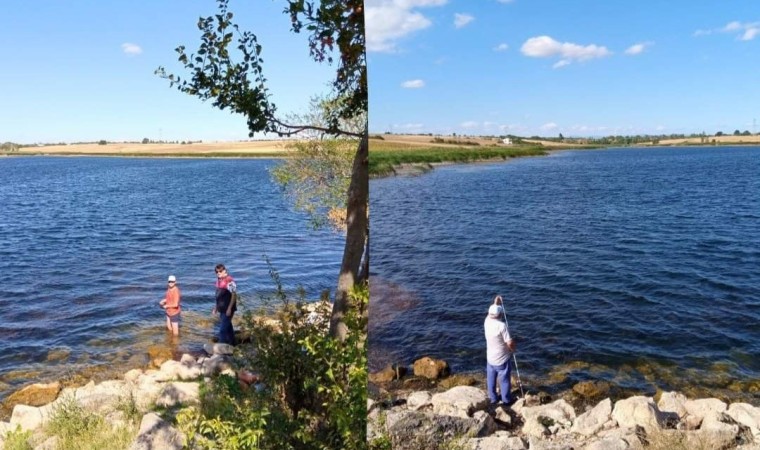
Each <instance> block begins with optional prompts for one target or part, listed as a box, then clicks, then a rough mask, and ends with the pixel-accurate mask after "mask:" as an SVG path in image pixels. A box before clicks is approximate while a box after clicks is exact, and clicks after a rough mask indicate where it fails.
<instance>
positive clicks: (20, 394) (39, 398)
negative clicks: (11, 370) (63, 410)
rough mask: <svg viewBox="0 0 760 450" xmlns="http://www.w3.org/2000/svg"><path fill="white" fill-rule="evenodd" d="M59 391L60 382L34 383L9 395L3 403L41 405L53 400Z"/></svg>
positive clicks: (10, 404)
mask: <svg viewBox="0 0 760 450" xmlns="http://www.w3.org/2000/svg"><path fill="white" fill-rule="evenodd" d="M59 392H61V383H58V382H55V383H47V384H43V383H35V384H31V385H29V386H26V387H24V388H22V389H20V390H18V391H16V392H14V393H13V394H11V395H9V396H8V398H7V399H6V400H5V403H6V404H7V405H9V406H15V405H27V406H42V405H46V404H48V403H50V402H52V401H53V400H55V399H56V397H58V393H59Z"/></svg>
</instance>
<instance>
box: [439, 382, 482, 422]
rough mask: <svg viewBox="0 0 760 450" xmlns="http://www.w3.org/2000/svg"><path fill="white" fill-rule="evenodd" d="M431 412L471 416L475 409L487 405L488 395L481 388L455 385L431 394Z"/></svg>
mask: <svg viewBox="0 0 760 450" xmlns="http://www.w3.org/2000/svg"><path fill="white" fill-rule="evenodd" d="M431 403H432V404H433V412H434V413H436V414H441V415H447V416H456V417H463V418H467V417H471V416H472V415H473V414H474V413H475V412H476V411H481V410H484V409H486V408H487V407H488V397H487V396H486V393H485V392H483V390H482V389H478V388H476V387H472V386H457V387H453V388H451V389H449V390H448V391H446V392H442V393H439V394H435V395H433V397H432V399H431Z"/></svg>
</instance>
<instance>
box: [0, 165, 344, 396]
mask: <svg viewBox="0 0 760 450" xmlns="http://www.w3.org/2000/svg"><path fill="white" fill-rule="evenodd" d="M275 164H276V161H274V160H250V159H242V160H230V159H225V160H220V159H167V158H163V159H136V158H68V157H67V158H54V157H27V158H24V157H18V158H17V157H13V158H0V273H1V274H2V277H3V282H2V284H0V400H1V399H2V398H3V397H4V396H6V395H7V394H8V393H9V392H10V391H11V390H12V389H14V388H16V387H18V386H20V385H22V384H25V383H27V382H29V381H31V380H34V381H38V380H46V379H55V378H59V377H61V376H63V375H66V376H68V375H71V374H72V373H74V372H76V371H79V370H83V369H84V368H90V369H91V368H93V367H100V368H104V369H105V368H113V367H128V366H130V365H135V364H142V363H144V362H145V361H146V358H147V351H148V350H149V349H150V347H151V346H153V348H154V349H155V347H159V349H158V350H159V351H160V350H162V349H163V350H168V351H171V352H172V353H174V354H178V353H181V352H183V351H197V350H198V349H200V348H201V346H202V344H203V343H206V342H210V339H211V337H212V335H213V333H214V326H215V324H214V322H213V320H211V315H210V313H211V309H212V307H213V299H214V281H215V279H216V276H215V274H214V266H215V265H216V264H217V263H220V262H221V263H224V264H225V265H226V266H227V267H228V269H229V272H230V274H231V275H232V276H233V277H235V278H236V280H237V281H238V286H239V288H240V293H241V296H242V299H243V301H244V302H245V303H246V305H247V306H249V307H254V306H256V305H257V304H259V302H260V297H261V296H262V295H263V296H265V295H268V294H270V293H271V292H272V291H273V290H274V283H273V282H272V280H271V278H270V276H269V270H268V266H267V264H266V262H265V258H264V255H266V256H267V257H268V258H269V259H270V260H271V263H272V265H273V266H274V268H275V269H276V270H278V271H279V273H280V276H281V279H282V283H283V285H284V287H285V289H286V290H290V291H293V290H295V289H296V287H297V286H303V287H304V288H305V289H306V292H307V294H308V296H309V298H312V299H315V298H318V296H319V294H320V292H321V291H322V290H325V289H334V287H335V284H336V283H337V274H338V271H339V268H340V261H341V257H342V251H343V242H344V240H343V237H342V236H340V235H337V234H335V233H332V232H330V231H329V230H319V231H315V230H313V229H312V227H311V225H310V222H309V221H308V218H307V217H306V216H305V215H303V214H300V213H296V212H294V211H293V209H292V208H291V206H290V205H289V203H288V202H287V200H286V199H285V198H284V197H283V195H282V194H281V192H280V190H279V188H278V187H276V186H275V185H274V184H273V183H272V182H271V181H270V178H269V172H268V169H269V168H271V167H273V166H274V165H275ZM169 274H174V275H176V276H177V278H178V280H179V287H180V289H181V291H182V307H183V323H182V324H181V327H180V329H181V336H180V338H179V339H178V340H173V339H171V337H170V336H168V335H167V334H166V332H165V327H164V314H163V310H161V309H160V308H159V307H158V301H159V300H160V299H161V298H163V295H164V292H165V289H166V278H167V276H168V275H169Z"/></svg>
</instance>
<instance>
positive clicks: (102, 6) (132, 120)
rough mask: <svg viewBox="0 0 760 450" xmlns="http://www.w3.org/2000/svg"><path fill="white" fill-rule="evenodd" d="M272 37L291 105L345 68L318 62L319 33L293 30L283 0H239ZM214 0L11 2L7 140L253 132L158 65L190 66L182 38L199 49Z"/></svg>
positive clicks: (268, 70)
mask: <svg viewBox="0 0 760 450" xmlns="http://www.w3.org/2000/svg"><path fill="white" fill-rule="evenodd" d="M230 10H231V11H233V12H234V13H235V17H236V20H237V21H238V23H239V24H240V25H241V27H243V28H245V29H248V30H251V31H254V32H255V33H256V34H257V35H258V37H259V42H260V43H261V45H262V46H263V48H264V49H263V58H264V74H265V76H266V77H267V78H268V80H269V84H270V92H271V93H272V96H273V100H274V102H275V103H276V104H277V106H278V109H279V110H280V111H281V112H288V111H294V112H297V111H303V110H304V109H305V107H306V106H307V105H308V101H309V99H310V97H311V96H312V95H314V94H316V93H320V92H327V91H328V90H329V86H328V84H329V82H330V80H331V78H332V77H333V75H334V68H333V67H330V66H328V65H327V64H323V65H320V64H317V63H315V62H313V61H312V60H311V59H310V57H309V53H308V43H307V35H305V34H293V33H291V32H290V20H289V17H288V16H286V15H284V14H282V10H283V3H282V2H279V1H277V2H275V1H269V0H267V1H258V0H256V1H254V0H231V1H230ZM216 12H217V5H216V2H215V1H213V0H184V1H182V0H160V1H126V0H112V1H91V0H90V1H85V0H69V1H65V2H62V1H53V0H46V1H45V0H25V1H14V2H4V3H3V6H2V18H3V26H2V27H0V61H2V63H1V64H0V142H5V141H12V142H19V143H36V142H61V141H63V142H76V141H95V140H100V139H106V140H112V141H122V140H141V139H142V138H144V137H147V138H149V139H159V138H162V139H164V140H205V141H209V140H240V139H248V130H247V128H246V124H245V119H244V118H243V117H242V116H238V115H231V114H230V113H229V112H228V111H219V110H217V109H215V108H213V107H212V106H211V105H210V104H207V103H203V102H201V101H200V100H198V99H196V98H193V97H190V96H189V95H186V94H183V93H181V92H179V91H177V90H176V89H170V88H169V84H168V82H166V80H162V79H160V78H159V77H158V76H156V75H154V74H153V72H154V70H155V69H156V68H157V67H158V66H164V67H166V68H167V69H168V70H169V71H170V72H174V73H177V74H179V75H182V74H183V72H181V70H182V69H181V67H180V65H179V63H178V62H177V58H176V53H175V52H174V49H175V48H176V47H177V46H178V45H181V44H184V45H186V47H187V49H188V50H193V51H194V50H196V49H197V48H198V45H199V44H200V34H199V32H198V30H197V28H196V23H197V21H198V18H199V17H200V16H204V17H206V16H209V15H212V14H215V13H216Z"/></svg>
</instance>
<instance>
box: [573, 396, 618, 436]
mask: <svg viewBox="0 0 760 450" xmlns="http://www.w3.org/2000/svg"><path fill="white" fill-rule="evenodd" d="M611 414H612V400H610V399H608V398H607V399H604V400H602V401H601V402H599V403H598V404H597V405H596V406H594V407H593V408H592V409H591V410H590V411H587V412H585V413H583V414H581V415H580V416H578V418H576V419H575V422H573V426H572V428H571V429H570V431H572V432H574V433H578V434H582V435H583V436H591V435H593V434H596V432H597V431H599V430H601V429H602V428H604V424H606V423H607V422H609V420H610V415H611Z"/></svg>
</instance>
